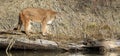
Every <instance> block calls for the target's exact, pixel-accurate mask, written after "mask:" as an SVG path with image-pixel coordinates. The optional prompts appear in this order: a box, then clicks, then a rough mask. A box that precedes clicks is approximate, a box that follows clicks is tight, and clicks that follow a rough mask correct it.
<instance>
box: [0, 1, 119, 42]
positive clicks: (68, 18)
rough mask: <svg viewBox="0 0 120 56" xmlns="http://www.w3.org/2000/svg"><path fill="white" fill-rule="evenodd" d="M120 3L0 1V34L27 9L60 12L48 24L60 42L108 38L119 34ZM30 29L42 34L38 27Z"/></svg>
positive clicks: (52, 38) (11, 26) (11, 25)
mask: <svg viewBox="0 0 120 56" xmlns="http://www.w3.org/2000/svg"><path fill="white" fill-rule="evenodd" d="M119 5H120V0H97V1H96V2H94V1H93V0H50V1H49V0H0V8H1V9H0V31H1V30H12V29H13V28H14V27H15V26H16V25H17V22H18V14H19V12H20V11H21V10H22V9H24V8H26V7H37V8H45V9H52V10H55V11H57V12H60V13H61V15H58V17H57V18H58V19H57V20H55V21H54V22H53V24H52V25H50V29H51V30H50V31H51V32H52V33H53V36H54V37H48V38H45V39H50V40H55V41H59V42H79V41H80V40H81V39H83V38H93V39H111V38H118V35H120V34H119V33H120V30H119V29H120V11H119V10H120V7H119ZM33 26H34V27H33V30H35V31H38V32H39V31H41V30H40V28H39V27H40V25H39V24H33Z"/></svg>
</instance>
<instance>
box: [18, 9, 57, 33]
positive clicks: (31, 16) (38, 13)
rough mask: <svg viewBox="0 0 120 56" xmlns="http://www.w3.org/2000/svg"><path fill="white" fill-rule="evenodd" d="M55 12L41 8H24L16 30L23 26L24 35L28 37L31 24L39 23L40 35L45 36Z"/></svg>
mask: <svg viewBox="0 0 120 56" xmlns="http://www.w3.org/2000/svg"><path fill="white" fill-rule="evenodd" d="M56 14H57V12H55V11H52V10H45V9H42V8H26V9H23V10H22V11H21V12H20V14H19V17H20V18H19V22H18V25H17V28H16V30H20V29H21V27H22V25H23V26H24V30H25V33H26V34H27V35H30V33H29V32H30V31H31V24H30V23H31V22H39V23H41V26H42V35H46V34H47V33H48V32H47V30H48V26H47V25H48V24H51V23H52V21H53V20H55V19H56V18H54V17H55V15H56Z"/></svg>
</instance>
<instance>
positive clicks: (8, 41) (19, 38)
mask: <svg viewBox="0 0 120 56" xmlns="http://www.w3.org/2000/svg"><path fill="white" fill-rule="evenodd" d="M32 37H36V35H35V36H32ZM37 37H38V38H35V39H30V38H27V37H26V35H25V34H22V33H19V32H16V31H15V32H14V31H12V32H11V31H9V32H5V31H4V32H0V49H1V48H4V49H6V48H9V49H11V48H12V49H23V50H55V51H56V50H57V51H58V50H62V51H86V50H87V51H88V50H89V51H91V50H92V51H93V50H95V51H97V50H99V51H106V50H107V51H111V50H120V49H119V47H120V41H119V40H114V41H113V40H105V41H97V40H96V41H93V40H91V41H89V42H85V41H82V42H80V43H74V42H73V43H68V44H62V43H60V42H55V41H51V40H45V39H40V37H43V36H41V35H40V34H39V36H37ZM58 43H60V44H58ZM85 43H88V44H85ZM61 45H65V46H66V47H61Z"/></svg>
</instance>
